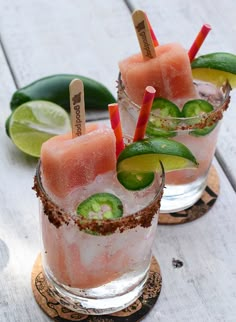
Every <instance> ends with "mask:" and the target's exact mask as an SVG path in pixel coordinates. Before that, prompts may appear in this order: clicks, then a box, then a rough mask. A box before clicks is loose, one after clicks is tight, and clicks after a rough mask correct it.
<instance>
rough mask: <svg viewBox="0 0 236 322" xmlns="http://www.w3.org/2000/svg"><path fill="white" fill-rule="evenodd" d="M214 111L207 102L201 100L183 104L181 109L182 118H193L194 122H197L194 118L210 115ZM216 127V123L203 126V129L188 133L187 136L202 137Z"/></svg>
mask: <svg viewBox="0 0 236 322" xmlns="http://www.w3.org/2000/svg"><path fill="white" fill-rule="evenodd" d="M212 111H214V107H213V105H212V104H210V103H209V102H207V101H205V100H203V99H197V100H191V101H188V102H187V103H185V104H184V107H183V109H182V114H183V117H188V118H191V117H192V118H193V119H192V120H193V122H194V120H195V121H196V122H199V120H198V119H196V118H194V117H195V116H200V115H202V114H206V113H210V112H212ZM216 125H217V122H216V123H215V124H213V125H212V126H205V127H204V128H203V129H196V130H193V131H190V132H189V134H191V135H194V136H203V135H207V134H208V133H210V132H211V131H212V130H213V129H214V128H215V127H216Z"/></svg>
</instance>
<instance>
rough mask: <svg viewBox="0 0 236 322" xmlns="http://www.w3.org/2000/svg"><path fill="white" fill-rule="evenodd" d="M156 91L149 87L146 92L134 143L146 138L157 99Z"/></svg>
mask: <svg viewBox="0 0 236 322" xmlns="http://www.w3.org/2000/svg"><path fill="white" fill-rule="evenodd" d="M155 93H156V90H155V88H154V87H152V86H147V87H146V89H145V92H144V96H143V101H142V105H141V108H140V111H139V116H138V121H137V124H136V128H135V133H134V139H133V141H134V142H136V141H139V140H142V139H143V138H144V136H145V132H146V128H147V124H148V119H149V115H150V111H151V108H152V103H153V100H154V97H155Z"/></svg>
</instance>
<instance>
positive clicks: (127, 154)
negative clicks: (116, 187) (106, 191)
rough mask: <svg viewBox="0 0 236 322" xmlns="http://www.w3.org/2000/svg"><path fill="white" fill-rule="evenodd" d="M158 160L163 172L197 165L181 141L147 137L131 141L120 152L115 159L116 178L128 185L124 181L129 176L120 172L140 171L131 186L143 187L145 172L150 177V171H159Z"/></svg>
mask: <svg viewBox="0 0 236 322" xmlns="http://www.w3.org/2000/svg"><path fill="white" fill-rule="evenodd" d="M160 161H161V162H162V164H163V166H164V170H165V172H170V171H174V170H181V169H187V168H196V167H197V166H198V163H197V160H196V158H195V157H194V155H193V154H192V152H191V151H190V150H189V149H188V148H187V147H186V146H185V145H183V144H182V143H179V142H176V141H174V140H171V139H167V138H149V139H144V140H141V141H137V142H134V143H131V144H130V145H128V146H127V147H126V148H125V149H124V150H123V151H122V152H121V153H120V155H119V157H118V160H117V173H118V176H117V177H118V180H119V181H120V183H121V184H122V185H123V186H125V187H128V185H129V183H127V182H126V181H128V179H129V178H128V177H127V179H126V178H125V176H124V175H123V176H122V175H121V174H122V173H136V175H137V174H138V173H140V174H141V176H140V180H139V181H138V180H137V181H136V184H135V189H134V188H132V187H131V188H132V190H138V189H139V186H140V187H141V188H144V187H145V185H144V184H143V183H144V180H146V178H145V173H146V174H147V176H148V177H150V173H151V172H155V171H160V170H161V165H160ZM120 179H122V180H120ZM147 182H148V180H147Z"/></svg>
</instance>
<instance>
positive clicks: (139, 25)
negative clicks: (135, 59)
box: [132, 10, 156, 60]
mask: <svg viewBox="0 0 236 322" xmlns="http://www.w3.org/2000/svg"><path fill="white" fill-rule="evenodd" d="M132 19H133V23H134V27H135V30H136V34H137V37H138V41H139V46H140V49H141V52H142V55H143V59H144V60H148V59H152V58H155V57H156V52H155V47H154V45H153V41H152V35H151V32H150V30H149V26H148V21H147V17H146V14H145V12H143V11H142V10H135V11H134V12H133V14H132Z"/></svg>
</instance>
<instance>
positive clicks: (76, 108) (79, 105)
mask: <svg viewBox="0 0 236 322" xmlns="http://www.w3.org/2000/svg"><path fill="white" fill-rule="evenodd" d="M69 90H70V113H71V126H72V137H73V138H74V137H76V136H80V135H82V134H84V133H85V106H84V84H83V82H82V81H81V80H80V79H73V80H72V81H71V83H70V86H69Z"/></svg>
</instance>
